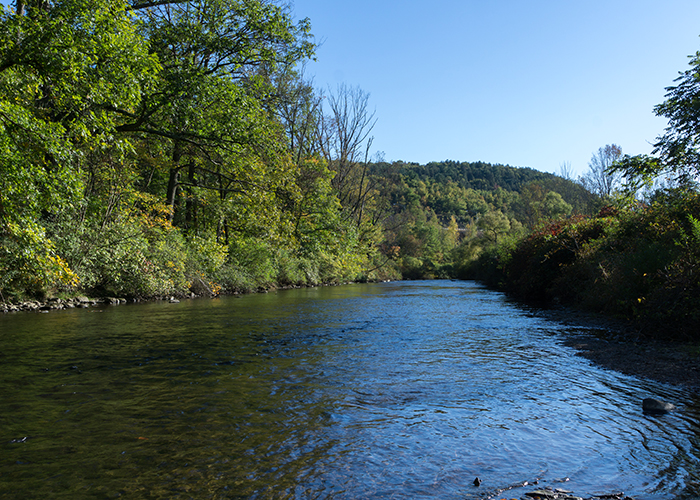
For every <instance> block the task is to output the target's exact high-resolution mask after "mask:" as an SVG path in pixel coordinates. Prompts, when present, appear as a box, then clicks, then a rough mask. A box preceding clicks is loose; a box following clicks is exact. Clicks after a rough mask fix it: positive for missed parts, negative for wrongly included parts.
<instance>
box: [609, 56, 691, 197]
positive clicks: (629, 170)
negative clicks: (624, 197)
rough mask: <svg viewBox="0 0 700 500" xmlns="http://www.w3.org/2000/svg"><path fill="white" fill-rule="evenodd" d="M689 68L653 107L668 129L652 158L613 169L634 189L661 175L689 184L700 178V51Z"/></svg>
mask: <svg viewBox="0 0 700 500" xmlns="http://www.w3.org/2000/svg"><path fill="white" fill-rule="evenodd" d="M689 65H690V68H689V69H687V70H685V71H683V72H681V73H680V76H679V77H678V78H676V80H675V82H676V85H673V86H670V87H667V88H666V100H665V101H664V102H662V103H661V104H659V105H657V106H656V107H655V108H654V113H655V114H656V115H657V116H661V117H664V118H666V119H668V126H667V127H666V129H665V131H664V134H663V135H661V136H660V137H658V138H657V141H656V143H655V144H654V149H653V151H652V155H651V156H649V155H637V156H625V157H623V158H621V159H620V161H619V162H618V163H617V164H616V165H614V166H613V167H612V168H611V171H614V172H618V173H621V174H622V175H623V176H624V177H625V178H626V179H627V181H628V183H629V185H630V187H631V188H632V189H633V190H636V189H638V188H639V187H641V186H642V185H645V184H646V185H650V184H651V183H652V182H653V180H654V179H655V178H657V177H659V176H669V177H671V178H672V179H674V180H675V181H677V182H680V183H681V184H687V183H692V182H695V181H697V178H698V175H700V52H696V53H695V55H693V56H691V57H690V63H689Z"/></svg>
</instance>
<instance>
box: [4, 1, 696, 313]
mask: <svg viewBox="0 0 700 500" xmlns="http://www.w3.org/2000/svg"><path fill="white" fill-rule="evenodd" d="M315 48H316V47H315V42H314V37H313V35H312V32H311V22H310V21H309V20H308V19H302V20H301V21H295V20H294V19H293V18H292V16H291V13H290V11H289V8H288V7H286V6H285V5H284V4H282V3H280V2H276V1H272V0H196V1H184V0H181V1H167V0H152V1H151V0H131V1H126V0H91V1H89V2H88V1H85V0H53V1H51V0H31V1H20V0H17V1H16V2H15V3H14V5H13V6H12V7H11V8H10V7H3V8H2V11H1V12H0V294H1V296H0V301H3V302H4V301H11V300H19V299H21V298H23V297H32V296H35V297H44V296H47V295H48V296H60V295H71V294H72V295H75V294H93V295H105V296H106V295H111V296H123V297H133V298H139V297H156V296H167V295H181V294H186V293H191V292H192V293H197V294H216V293H219V292H221V291H223V292H232V291H237V290H255V289H259V288H269V287H274V286H298V285H309V284H318V283H329V282H343V281H348V280H379V279H400V278H430V277H455V276H462V277H468V276H475V275H479V273H481V274H482V275H483V273H485V272H486V271H485V270H488V269H491V271H493V273H491V271H489V273H491V275H492V276H496V275H498V273H495V271H494V270H495V269H496V268H498V269H500V271H499V272H501V273H504V272H505V273H506V274H507V275H508V273H511V274H509V275H508V276H505V277H504V276H501V278H499V279H500V283H502V284H505V283H508V282H509V281H508V280H509V279H513V276H515V274H513V272H511V271H512V270H511V271H508V269H509V268H507V267H504V266H505V263H508V262H511V263H512V262H514V261H513V259H514V257H513V256H514V255H516V254H517V252H516V249H518V248H521V245H523V244H526V242H528V241H530V242H532V240H531V238H533V237H535V236H533V235H540V236H542V237H543V238H544V237H545V236H546V238H549V239H548V240H547V241H548V242H550V243H551V239H552V238H554V237H555V236H556V235H557V234H560V232H561V231H563V229H562V228H564V227H566V228H569V229H566V231H574V233H576V231H578V230H579V229H580V230H581V231H583V233H585V234H586V235H587V236H585V237H584V236H582V234H583V233H581V235H579V236H576V237H575V238H574V240H573V242H572V241H569V240H567V243H566V245H569V246H570V245H573V246H572V247H571V248H570V250H571V252H572V255H574V256H583V255H584V254H585V255H589V254H586V252H592V250H591V249H592V248H593V246H594V245H592V243H591V238H594V239H595V238H597V237H602V236H605V235H607V236H610V235H612V232H611V231H612V230H610V231H608V232H606V231H607V229H605V230H604V228H608V229H609V228H611V227H622V225H621V223H620V220H626V221H628V222H629V221H630V220H633V219H634V217H636V216H637V215H639V214H642V213H646V212H644V210H646V209H645V208H644V207H656V208H654V210H657V212H654V213H655V214H657V216H658V217H661V215H659V214H661V213H662V211H661V212H660V211H659V210H660V209H659V208H658V204H659V203H663V204H665V205H663V206H671V205H672V206H674V207H679V206H681V205H682V204H683V203H682V202H681V201H679V200H686V201H687V200H688V199H691V198H692V197H691V198H688V197H689V196H691V195H690V194H688V193H695V192H696V191H695V185H694V181H695V179H696V178H697V171H698V168H697V163H698V162H697V135H698V134H697V130H698V126H697V124H698V113H697V106H696V103H697V100H698V99H697V96H698V95H699V91H698V81H700V79H698V77H697V75H698V67H700V62H699V61H700V56H698V55H696V56H695V57H694V58H693V59H692V60H691V69H690V70H688V71H687V72H685V73H683V74H682V75H681V77H680V78H679V80H678V84H677V85H676V86H674V87H670V88H669V90H668V95H667V100H666V101H665V102H664V103H663V104H661V105H659V106H658V107H657V108H656V112H657V113H658V114H659V115H661V116H664V117H666V118H668V119H669V127H668V129H667V130H666V133H665V134H664V135H663V136H662V137H660V138H659V140H658V142H657V144H656V149H655V156H636V157H630V156H624V155H623V154H622V150H621V148H620V147H619V146H617V145H615V144H609V145H606V146H604V147H601V148H600V149H599V150H598V151H597V152H594V153H593V156H592V159H591V163H590V164H589V167H590V171H589V172H588V173H586V174H584V175H583V176H582V177H580V178H579V179H572V178H571V175H570V168H568V167H567V166H566V165H563V166H562V172H561V173H560V175H554V174H549V173H544V172H540V171H537V170H534V169H532V168H516V167H510V166H507V165H493V164H488V163H483V162H478V161H475V162H458V161H442V162H431V163H428V164H426V165H419V164H415V163H410V162H402V161H394V162H386V161H384V160H383V158H382V157H381V156H376V155H375V156H371V155H370V151H371V150H372V148H373V146H374V137H373V136H372V131H373V127H374V124H375V123H376V120H377V119H379V117H377V116H375V112H374V111H372V107H371V101H370V94H369V93H368V92H366V91H364V90H362V89H360V88H359V87H352V86H348V85H345V84H342V85H339V86H338V87H336V88H331V89H317V88H315V87H314V86H313V83H312V82H311V80H309V79H308V78H307V77H306V75H305V74H304V63H305V61H307V60H309V59H311V58H313V57H315ZM660 175H665V176H666V177H665V178H666V181H665V184H664V187H663V189H661V190H659V189H656V190H655V189H654V188H650V187H649V186H651V185H652V181H654V179H657V180H658V178H659V176H660ZM645 184H646V186H647V190H646V191H644V194H643V200H642V198H640V196H642V195H640V193H642V191H639V188H640V187H641V186H642V185H645ZM683 193H685V194H683ZM692 199H694V198H692ZM674 210H675V209H674ZM673 213H674V214H675V215H674V217H675V219H674V218H671V219H668V221H666V222H664V223H667V225H668V227H669V231H670V232H669V234H675V235H676V238H675V239H674V237H673V236H669V238H670V240H669V241H675V242H676V243H677V244H676V246H675V248H676V251H675V252H676V253H674V252H672V251H668V252H666V251H665V250H664V252H665V253H664V252H662V253H663V255H667V257H668V259H670V260H668V261H663V259H662V260H659V261H658V262H657V264H658V265H659V266H660V265H661V264H663V265H664V266H666V267H663V268H659V269H656V268H655V269H656V270H655V271H654V272H656V273H664V272H665V273H666V276H667V277H668V276H671V275H673V276H676V274H673V272H672V271H673V269H677V272H681V271H679V269H682V270H684V271H683V272H685V271H687V270H689V269H691V267H692V266H691V264H690V263H691V262H696V261H695V260H692V259H693V258H694V257H692V255H690V254H687V255H686V254H682V253H681V254H678V252H677V249H678V248H691V246H690V244H689V242H691V241H693V238H698V236H697V235H698V234H700V230H698V229H697V227H698V226H697V225H696V223H697V219H698V218H700V213H691V214H690V218H689V217H688V216H682V215H679V214H678V213H676V212H673ZM601 214H603V215H601ZM635 214H637V215H635ZM601 217H603V218H605V217H613V218H614V222H610V223H608V222H606V223H603V222H600V220H602V219H601ZM625 217H626V218H625ZM678 217H681V219H682V220H679V219H678ZM693 217H695V218H693ZM605 220H607V219H605ZM635 220H636V219H635ZM582 221H598V222H586V223H585V224H592V226H591V228H589V229H586V230H585V231H584V229H583V228H584V226H585V224H584V222H582ZM669 221H671V222H669ZM657 222H658V221H657ZM557 224H558V226H557ZM562 224H563V225H562ZM567 224H568V225H567ZM576 224H579V226H576ZM580 224H584V226H580ZM596 224H598V225H596ZM600 224H602V226H601V225H600ZM606 224H607V225H606ZM658 224H662V222H658ZM572 225H573V226H572ZM552 227H554V228H556V227H558V228H559V229H546V228H552ZM571 227H578V228H579V229H576V230H573V229H570V228H571ZM585 227H588V226H585ZM659 227H661V226H659ZM560 230H561V231H560ZM558 231H559V232H558ZM566 231H564V232H566ZM673 231H675V233H673ZM567 234H569V233H567ZM576 234H578V233H576ZM630 234H632V233H630ZM617 236H618V237H619V234H618V235H617ZM611 237H612V236H611ZM577 238H578V239H577ZM615 241H616V243H614V244H615V245H619V242H620V241H622V240H615ZM609 243H610V245H613V243H611V242H609ZM657 243H658V242H657ZM657 243H654V244H657ZM530 244H532V243H530ZM548 244H549V243H548ZM562 244H563V243H562ZM659 244H660V243H659ZM600 245H602V246H605V245H603V244H602V243H601V244H600ZM684 245H685V246H684ZM613 246H614V245H613ZM647 247H648V245H647ZM567 248H569V247H568V246H567ZM605 248H608V250H609V246H608V247H605ZM635 248H637V247H635ZM689 251H690V250H689ZM513 252H515V253H513ZM523 255H525V254H523ZM553 255H554V254H545V255H544V257H542V256H539V257H538V258H539V259H540V261H541V262H545V261H546V262H550V261H552V262H553V260H552V259H551V257H552V256H553ZM562 255H563V254H562ZM567 255H568V254H567ZM590 255H592V254H590ZM679 255H681V256H682V257H683V259H686V260H684V261H683V260H682V261H678V260H673V259H679V258H680V257H679ZM521 257H522V256H521ZM522 258H525V257H522ZM567 258H568V257H567ZM542 259H544V260H542ZM612 260H614V259H612V258H611V262H612ZM662 261H663V262H662ZM679 262H681V263H679ZM683 262H685V264H683ZM489 263H490V264H489ZM568 263H569V261H567V260H564V261H561V262H560V264H561V268H562V269H563V268H565V267H566V266H567V265H568ZM673 263H676V264H673ZM496 264H497V266H496V268H494V267H493V266H494V265H496ZM598 264H599V265H598V266H597V267H596V266H595V265H594V264H591V265H592V266H593V269H604V266H603V264H602V263H601V262H598ZM673 265H676V268H673ZM693 265H694V264H693ZM489 266H491V267H489ZM498 266H500V267H498ZM669 266H670V267H669ZM689 266H691V267H689ZM642 267H643V266H641V265H640V266H637V267H636V268H634V269H638V268H642ZM533 269H535V268H533ZM558 269H559V268H558ZM532 272H534V273H537V272H538V271H537V270H533V271H532ZM650 272H651V271H650ZM494 273H495V274H494ZM605 273H607V274H605V275H606V276H607V275H610V273H609V272H608V271H605ZM594 274H595V273H594ZM681 274H682V273H681ZM645 276H646V275H645ZM676 278H678V276H676ZM676 278H674V279H676ZM519 279H520V284H521V285H522V284H523V283H525V281H527V280H526V279H525V278H522V277H521V278H519ZM592 279H593V281H594V282H596V283H599V282H601V281H600V280H598V281H595V279H594V278H592ZM669 279H670V278H669ZM664 283H668V281H665V282H664ZM511 284H512V283H511ZM542 286H544V285H542ZM511 288H517V287H516V286H514V285H513V286H512V287H511ZM540 291H541V290H540ZM545 295H546V294H545ZM639 303H641V302H639Z"/></svg>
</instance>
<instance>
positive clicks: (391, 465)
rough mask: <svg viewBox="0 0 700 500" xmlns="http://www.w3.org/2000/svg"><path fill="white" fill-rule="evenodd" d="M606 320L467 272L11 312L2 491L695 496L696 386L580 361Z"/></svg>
mask: <svg viewBox="0 0 700 500" xmlns="http://www.w3.org/2000/svg"><path fill="white" fill-rule="evenodd" d="M596 328H597V327H595V326H591V325H588V324H586V323H585V322H581V323H580V324H578V323H576V322H575V321H574V322H572V321H567V322H561V321H557V320H555V319H552V318H551V317H549V316H547V315H546V314H544V313H542V312H541V311H538V310H536V309H532V308H528V307H525V306H522V305H520V304H518V303H515V302H512V301H510V300H508V298H507V297H505V296H504V295H502V294H500V293H497V292H494V291H490V290H487V289H485V288H483V287H482V286H480V285H478V284H476V283H474V282H451V281H424V282H397V283H378V284H353V285H346V286H341V287H319V288H310V289H296V290H283V291H279V292H276V293H268V294H255V295H246V296H238V297H221V298H218V299H213V300H210V299H196V300H187V301H182V302H180V303H177V304H174V303H168V302H156V303H149V304H139V305H120V306H103V307H94V308H90V309H80V310H65V311H54V312H51V313H50V314H39V313H36V314H27V313H22V314H8V315H2V316H0V376H1V377H2V384H1V385H0V398H1V400H2V402H3V404H2V405H0V494H1V495H4V497H7V498H118V497H124V498H196V499H200V498H217V499H218V498H257V499H268V498H275V499H276V498H299V499H302V498H303V499H306V498H338V499H340V498H347V499H357V498H426V499H427V498H431V499H438V498H439V499H465V498H487V497H489V496H490V495H491V494H494V493H495V492H496V491H498V490H500V489H502V488H505V487H507V486H511V485H514V484H517V483H522V482H524V481H528V482H529V483H530V484H532V483H533V482H534V481H535V480H537V481H538V485H539V486H547V485H549V486H552V487H562V485H563V487H565V488H566V489H569V490H573V491H575V492H576V493H577V494H579V495H582V496H590V495H594V494H599V493H609V492H611V491H625V492H626V493H627V494H628V495H631V496H634V497H635V498H637V499H668V498H694V497H697V496H698V495H700V467H699V465H698V463H699V462H698V457H699V456H700V450H699V448H700V443H699V440H698V422H699V421H700V413H699V408H700V406H699V404H698V399H697V394H696V393H695V392H694V390H692V389H690V388H684V387H678V386H672V385H669V384H665V383H662V382H657V381H653V380H649V379H645V378H640V377H636V376H633V375H629V374H623V373H620V372H617V371H615V370H612V369H608V368H603V367H600V366H599V365H597V364H594V363H592V362H591V361H589V360H587V359H585V358H583V357H581V356H577V355H576V350H575V349H574V347H572V346H571V345H570V342H567V339H570V338H571V337H572V336H574V335H575V336H579V337H585V336H587V335H591V336H595V335H596V334H597V333H598V332H597V330H596ZM645 397H657V398H660V399H664V400H667V401H671V402H673V403H675V404H676V405H677V406H678V410H676V411H674V412H672V413H670V414H668V415H662V416H654V415H645V414H643V412H642V409H641V401H642V399H643V398H645ZM476 477H479V478H480V480H481V485H480V486H475V485H474V479H475V478H476ZM530 489H532V488H530ZM526 491H529V490H528V488H527V487H525V488H514V489H511V490H508V492H507V493H504V494H503V496H507V497H508V498H515V497H519V496H521V495H522V494H524V492H526ZM498 498H500V497H498Z"/></svg>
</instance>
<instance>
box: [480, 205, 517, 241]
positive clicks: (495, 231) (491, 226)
mask: <svg viewBox="0 0 700 500" xmlns="http://www.w3.org/2000/svg"><path fill="white" fill-rule="evenodd" d="M477 227H478V228H479V229H481V230H482V231H484V233H486V234H487V235H488V238H489V239H492V240H493V242H494V243H495V244H498V237H499V236H500V235H503V234H506V233H508V231H510V220H508V217H506V216H505V215H504V214H503V212H501V211H500V210H492V211H490V212H486V213H485V214H484V215H482V216H481V217H479V220H478V222H477Z"/></svg>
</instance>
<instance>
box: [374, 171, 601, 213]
mask: <svg viewBox="0 0 700 500" xmlns="http://www.w3.org/2000/svg"><path fill="white" fill-rule="evenodd" d="M372 167H373V168H372V172H373V173H374V175H376V176H378V177H383V178H385V179H386V178H387V177H390V178H392V179H393V182H394V185H395V186H394V188H393V192H392V194H391V195H390V197H391V198H392V203H393V205H394V206H397V205H400V206H405V207H409V206H411V205H415V204H416V203H420V205H422V206H423V208H429V209H430V210H432V212H433V213H435V214H436V215H437V216H438V217H439V218H440V219H442V220H443V221H445V222H446V221H448V220H449V219H450V217H452V216H455V217H456V219H457V220H458V222H459V223H460V225H461V224H462V223H464V222H466V221H467V220H468V219H473V218H475V217H477V216H478V215H479V214H483V213H485V212H487V211H488V210H489V209H495V210H501V211H503V212H504V213H509V214H510V216H511V217H516V218H517V219H518V220H520V221H521V222H522V223H528V224H530V225H531V224H532V223H534V222H535V219H537V218H539V214H533V213H532V210H530V209H529V208H531V207H532V204H533V203H541V202H542V201H543V200H544V198H545V197H546V196H547V194H548V193H552V194H551V195H550V198H551V197H552V196H555V195H554V193H556V196H559V197H561V200H562V201H564V202H565V203H567V204H568V205H569V206H570V208H569V209H568V210H567V211H565V212H562V213H580V214H587V213H591V212H593V211H595V210H596V209H597V208H599V207H598V206H597V204H596V197H595V196H594V195H593V194H591V192H590V191H588V190H587V189H585V188H584V187H583V186H582V185H581V184H580V183H577V182H574V181H572V180H570V179H565V178H563V177H560V176H558V175H554V174H550V173H547V172H540V171H538V170H534V169H532V168H527V167H511V166H508V165H500V164H490V163H485V162H481V161H478V162H459V161H452V160H447V161H442V162H430V163H427V164H425V165H420V164H418V163H407V162H394V163H393V164H391V165H389V164H386V163H383V164H375V165H373V166H372ZM387 172H391V175H388V174H387ZM533 216H534V218H533Z"/></svg>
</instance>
